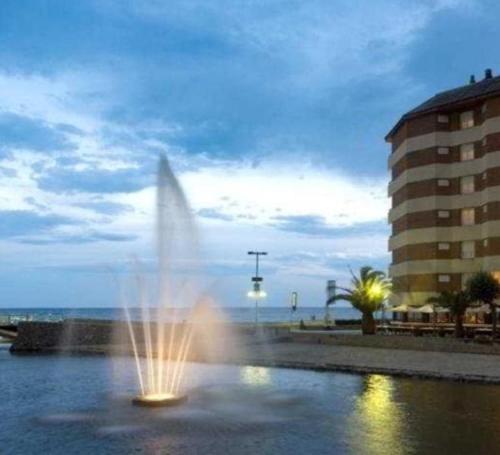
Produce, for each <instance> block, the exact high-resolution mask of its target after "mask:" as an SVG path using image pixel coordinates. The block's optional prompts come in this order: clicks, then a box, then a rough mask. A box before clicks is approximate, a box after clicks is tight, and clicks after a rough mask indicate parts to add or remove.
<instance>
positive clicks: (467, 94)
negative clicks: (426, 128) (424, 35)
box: [386, 69, 500, 139]
mask: <svg viewBox="0 0 500 455" xmlns="http://www.w3.org/2000/svg"><path fill="white" fill-rule="evenodd" d="M497 93H500V76H496V77H493V76H492V73H491V70H489V69H487V70H486V71H485V77H484V79H482V80H481V81H479V82H475V80H474V76H471V82H470V83H469V84H467V85H463V86H462V87H458V88H454V89H451V90H446V91H445V92H441V93H437V94H436V95H434V96H433V97H432V98H429V99H428V100H427V101H425V102H423V103H422V104H420V105H418V106H417V107H415V108H414V109H412V110H410V111H408V112H407V113H406V114H404V115H403V116H402V117H401V118H400V119H399V121H398V122H397V123H396V125H394V127H393V128H392V129H391V131H390V132H389V133H388V134H387V136H386V139H389V138H390V137H391V136H393V135H394V133H395V132H396V130H397V129H398V128H399V127H400V126H401V124H402V123H403V122H404V121H406V120H408V119H410V118H413V117H417V116H419V115H421V114H426V113H431V112H435V111H438V110H441V109H444V108H446V107H449V106H451V105H454V104H457V103H465V102H467V101H472V100H475V99H481V98H487V97H489V96H491V95H493V94H497Z"/></svg>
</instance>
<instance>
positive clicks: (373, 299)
mask: <svg viewBox="0 0 500 455" xmlns="http://www.w3.org/2000/svg"><path fill="white" fill-rule="evenodd" d="M351 275H352V280H351V283H352V289H346V288H339V289H340V290H341V291H342V294H337V295H334V296H333V297H331V298H330V299H329V300H328V301H327V302H326V304H327V305H331V304H332V303H335V302H336V301H337V300H345V301H347V302H349V303H350V304H351V305H352V306H353V307H354V308H356V310H358V311H360V312H361V313H362V318H361V330H362V332H363V335H374V334H375V332H376V331H377V326H376V324H375V319H374V318H373V313H374V312H375V311H377V310H380V309H381V308H382V306H383V304H384V301H385V300H386V299H387V297H388V296H389V293H390V290H391V281H390V280H389V279H388V278H387V277H386V275H385V273H384V272H381V271H380V270H374V269H373V268H372V267H368V266H364V267H361V268H360V270H359V277H357V276H356V275H354V273H353V272H352V270H351Z"/></svg>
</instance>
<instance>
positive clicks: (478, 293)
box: [467, 272, 500, 337]
mask: <svg viewBox="0 0 500 455" xmlns="http://www.w3.org/2000/svg"><path fill="white" fill-rule="evenodd" d="M467 292H468V293H469V294H470V297H471V299H472V300H473V301H480V302H483V303H485V304H487V305H489V307H490V311H491V324H492V329H491V332H492V335H493V337H495V335H496V332H497V310H496V303H495V300H496V299H498V297H500V284H499V283H498V281H497V280H496V279H495V277H494V276H493V275H492V274H491V273H489V272H477V273H476V274H474V275H473V276H472V278H470V280H469V281H468V282H467Z"/></svg>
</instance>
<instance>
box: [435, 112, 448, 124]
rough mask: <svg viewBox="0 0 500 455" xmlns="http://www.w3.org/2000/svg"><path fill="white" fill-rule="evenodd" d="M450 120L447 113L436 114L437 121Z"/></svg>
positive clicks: (445, 121) (446, 121)
mask: <svg viewBox="0 0 500 455" xmlns="http://www.w3.org/2000/svg"><path fill="white" fill-rule="evenodd" d="M449 121H450V118H449V117H448V116H447V115H443V114H441V115H438V122H439V123H448V122H449Z"/></svg>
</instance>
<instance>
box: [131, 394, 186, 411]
mask: <svg viewBox="0 0 500 455" xmlns="http://www.w3.org/2000/svg"><path fill="white" fill-rule="evenodd" d="M187 399H188V397H187V395H174V394H172V393H154V394H147V395H138V396H136V397H135V398H134V399H133V400H132V404H134V405H136V406H144V407H147V408H162V407H168V406H178V405H180V404H182V403H185V402H186V401H187Z"/></svg>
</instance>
